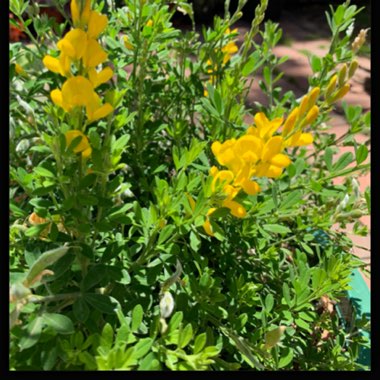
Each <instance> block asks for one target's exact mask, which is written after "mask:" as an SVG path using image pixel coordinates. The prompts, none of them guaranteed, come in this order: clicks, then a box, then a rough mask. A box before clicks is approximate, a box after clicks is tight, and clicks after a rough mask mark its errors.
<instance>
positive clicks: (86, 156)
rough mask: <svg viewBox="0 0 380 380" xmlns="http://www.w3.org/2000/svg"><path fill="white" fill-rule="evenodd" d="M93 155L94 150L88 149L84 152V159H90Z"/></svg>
mask: <svg viewBox="0 0 380 380" xmlns="http://www.w3.org/2000/svg"><path fill="white" fill-rule="evenodd" d="M91 153H92V148H91V147H88V148H87V149H85V150H84V151H83V152H82V157H83V158H88V157H90V156H91Z"/></svg>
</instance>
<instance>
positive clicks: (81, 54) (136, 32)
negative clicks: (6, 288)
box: [9, 0, 370, 370]
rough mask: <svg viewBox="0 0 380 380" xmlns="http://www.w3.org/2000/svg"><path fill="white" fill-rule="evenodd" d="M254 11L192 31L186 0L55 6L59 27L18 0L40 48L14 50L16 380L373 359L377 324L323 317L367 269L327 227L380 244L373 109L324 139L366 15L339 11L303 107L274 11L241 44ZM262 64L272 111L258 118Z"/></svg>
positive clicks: (337, 364)
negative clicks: (39, 373) (290, 80)
mask: <svg viewBox="0 0 380 380" xmlns="http://www.w3.org/2000/svg"><path fill="white" fill-rule="evenodd" d="M245 2H246V1H244V0H240V1H239V4H238V6H237V9H236V11H235V12H234V13H233V14H230V13H229V12H228V2H227V5H226V7H225V9H226V12H225V15H224V17H223V18H221V17H215V19H214V23H213V27H209V28H206V27H204V28H203V29H202V32H201V36H200V35H199V33H198V32H196V29H195V25H194V20H193V13H192V7H191V5H190V4H188V3H187V2H186V1H184V0H177V1H172V2H170V5H168V3H167V2H166V1H163V0H140V1H134V0H133V1H132V0H125V5H123V6H122V7H115V4H114V2H112V1H108V2H105V1H93V2H91V1H90V0H72V1H71V3H70V5H71V8H70V9H71V11H70V12H67V8H65V3H66V1H64V0H59V1H58V0H56V1H55V3H56V6H57V9H59V10H60V11H61V13H62V15H63V16H64V17H65V20H66V21H65V22H64V23H62V24H57V22H56V21H55V19H53V18H48V17H47V15H46V14H44V15H41V14H40V8H39V5H38V4H37V3H36V2H30V3H29V2H28V1H24V0H11V1H10V10H11V11H12V13H13V14H14V15H15V22H16V21H17V22H18V21H19V22H20V23H21V24H22V25H23V32H24V33H25V34H26V35H27V36H28V37H29V38H30V44H22V43H20V42H16V43H13V44H11V45H10V50H9V54H10V63H11V65H10V88H11V92H10V96H11V104H10V166H11V167H10V210H11V213H10V242H11V249H10V277H11V284H10V301H11V302H10V325H11V331H10V333H11V343H10V367H11V369H13V370H40V369H43V370H113V369H125V370H168V369H169V370H237V369H241V370H245V369H255V370H279V369H287V370H355V369H359V368H362V367H363V366H361V365H360V364H358V363H357V361H356V360H357V358H358V351H359V348H360V347H361V346H364V345H366V344H368V342H367V341H366V339H365V338H364V337H362V336H361V335H360V334H358V333H357V331H358V329H359V328H366V326H367V324H368V321H366V320H363V321H357V322H356V323H357V324H358V325H357V326H351V329H350V330H349V331H346V330H345V329H344V328H342V325H341V323H340V320H339V318H338V316H337V315H336V313H335V311H334V309H332V308H331V305H333V304H334V303H336V302H337V301H338V300H339V298H340V297H342V296H343V295H344V292H345V291H346V290H347V289H349V286H350V273H351V271H352V270H353V269H354V268H362V267H364V264H363V263H362V262H361V261H360V260H359V259H358V258H357V257H356V256H354V255H353V254H351V248H352V246H353V243H352V241H351V240H350V239H349V238H348V237H347V236H346V235H345V234H344V233H342V232H339V230H338V229H333V228H332V227H333V226H334V225H336V224H338V225H340V226H341V227H345V226H346V224H347V223H354V227H353V230H354V232H355V233H356V234H359V235H366V234H367V233H368V231H367V229H366V227H365V226H364V225H363V224H362V223H361V221H360V217H361V216H363V215H367V214H368V213H369V212H370V192H369V189H366V191H365V192H364V193H362V192H361V191H360V189H359V186H358V183H357V180H356V179H355V176H357V175H359V174H362V173H366V172H368V170H369V164H368V163H367V162H368V160H367V157H368V154H369V148H368V147H369V143H370V141H369V139H368V141H365V142H364V143H363V142H362V143H359V140H358V134H359V133H363V132H368V130H369V127H370V113H366V114H363V113H362V109H361V108H360V107H358V106H348V105H347V104H345V103H343V105H344V112H345V117H346V119H347V122H348V124H349V129H348V130H347V132H346V133H345V134H343V135H342V136H339V137H338V136H336V135H335V134H334V133H332V132H331V130H330V118H331V111H332V110H333V109H334V107H335V105H336V103H337V102H338V101H340V100H341V99H342V98H343V97H344V95H345V94H346V93H347V92H348V91H349V88H350V85H349V81H350V80H351V78H352V77H353V76H354V74H355V70H356V68H357V61H356V59H355V56H356V52H357V51H358V49H359V48H360V46H359V44H363V43H364V38H365V32H362V33H361V34H360V35H359V37H358V38H356V39H355V37H354V36H351V35H350V34H349V33H347V30H348V29H349V28H350V25H352V24H353V22H354V17H355V16H356V14H357V13H358V12H359V11H360V9H357V7H356V6H355V5H350V4H349V2H346V3H344V4H342V5H339V6H338V7H337V8H336V9H333V8H332V9H331V13H329V14H328V15H327V20H328V23H329V26H330V28H331V31H332V43H331V47H330V50H329V52H328V54H327V55H326V56H325V57H317V56H312V57H311V58H310V64H311V68H312V70H313V72H314V75H313V76H312V77H311V78H309V84H310V89H309V91H308V93H307V94H305V96H304V97H302V98H301V99H295V96H294V94H293V93H291V92H288V93H285V94H284V93H283V92H282V89H281V88H280V87H276V86H277V82H278V80H279V79H280V78H281V75H282V74H281V72H280V70H279V66H280V65H281V64H282V63H283V62H284V61H285V58H284V59H278V58H277V57H276V56H275V55H274V54H273V52H272V49H273V47H274V46H275V45H276V44H277V43H278V41H279V40H280V38H281V30H280V28H279V26H278V25H277V24H275V23H273V22H270V21H268V22H266V23H265V25H264V27H263V28H261V29H260V24H261V23H262V21H263V18H264V13H265V9H266V7H267V1H266V0H261V3H260V4H259V5H258V7H257V8H256V11H255V15H254V19H253V20H252V23H251V28H250V30H249V31H248V32H247V34H246V35H245V36H244V41H243V43H242V45H241V46H238V45H237V43H236V38H237V35H238V33H239V31H238V30H236V29H234V28H233V25H234V23H235V22H236V21H237V20H238V19H239V18H240V17H241V15H242V12H241V10H242V8H243V6H244V4H245ZM175 12H182V13H183V14H185V15H187V16H188V17H189V18H190V20H191V21H192V25H193V27H192V29H191V30H187V31H181V30H179V29H176V28H175V27H174V26H173V23H172V18H173V16H174V14H175ZM25 15H26V17H25ZM32 25H33V28H34V31H35V33H32V32H31V29H30V28H31V26H32ZM256 34H260V35H261V37H262V42H261V43H260V44H259V43H256V42H254V40H253V37H254V36H255V35H256ZM352 44H353V45H352ZM260 71H262V73H263V79H262V80H261V81H260V87H261V89H262V91H263V92H264V93H265V94H266V95H267V97H268V104H269V105H268V106H264V105H262V104H255V107H254V108H253V109H252V108H250V107H248V106H247V105H246V98H247V94H248V92H249V90H250V86H251V84H252V81H253V80H254V78H255V75H256V74H257V73H259V72H260ZM285 115H286V116H285ZM252 118H253V122H247V120H252ZM342 146H345V147H353V151H354V153H351V152H347V153H344V154H343V155H340V156H338V148H339V147H342ZM216 165H218V166H216ZM336 178H342V179H343V181H341V183H340V184H336V182H334V179H336ZM363 369H365V368H364V367H363Z"/></svg>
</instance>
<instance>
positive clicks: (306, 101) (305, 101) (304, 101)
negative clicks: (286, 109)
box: [298, 95, 309, 118]
mask: <svg viewBox="0 0 380 380" xmlns="http://www.w3.org/2000/svg"><path fill="white" fill-rule="evenodd" d="M308 104H309V96H308V95H305V96H304V97H303V98H302V100H301V103H300V108H299V111H298V113H299V117H300V118H301V117H302V116H303V115H304V113H306V111H307V106H308Z"/></svg>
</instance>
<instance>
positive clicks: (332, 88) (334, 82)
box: [326, 74, 338, 98]
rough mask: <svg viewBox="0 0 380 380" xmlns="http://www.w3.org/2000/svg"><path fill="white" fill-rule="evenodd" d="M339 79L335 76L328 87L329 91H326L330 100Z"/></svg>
mask: <svg viewBox="0 0 380 380" xmlns="http://www.w3.org/2000/svg"><path fill="white" fill-rule="evenodd" d="M337 79H338V77H337V75H336V74H334V75H333V76H332V77H331V79H330V82H329V85H328V86H327V89H326V98H329V97H330V96H331V94H332V93H333V91H334V90H335V87H336V82H337Z"/></svg>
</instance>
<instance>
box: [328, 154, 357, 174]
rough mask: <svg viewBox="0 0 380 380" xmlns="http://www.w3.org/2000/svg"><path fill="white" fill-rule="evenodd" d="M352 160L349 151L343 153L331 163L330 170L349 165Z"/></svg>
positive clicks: (336, 170)
mask: <svg viewBox="0 0 380 380" xmlns="http://www.w3.org/2000/svg"><path fill="white" fill-rule="evenodd" d="M353 160H354V156H353V154H352V153H351V152H346V153H343V154H342V155H341V156H340V157H339V159H338V161H337V162H336V163H335V164H334V165H333V167H332V172H339V171H340V170H342V169H344V168H345V167H346V166H347V165H349V164H350V163H351V162H352V161H353Z"/></svg>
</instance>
